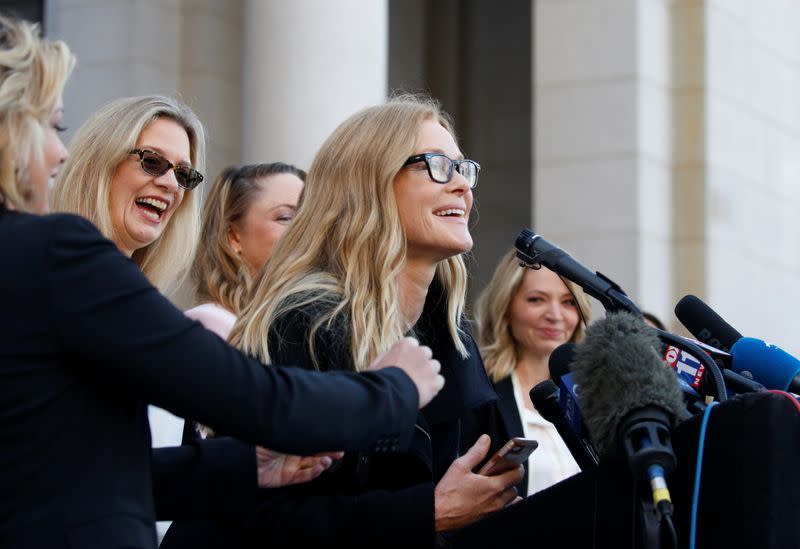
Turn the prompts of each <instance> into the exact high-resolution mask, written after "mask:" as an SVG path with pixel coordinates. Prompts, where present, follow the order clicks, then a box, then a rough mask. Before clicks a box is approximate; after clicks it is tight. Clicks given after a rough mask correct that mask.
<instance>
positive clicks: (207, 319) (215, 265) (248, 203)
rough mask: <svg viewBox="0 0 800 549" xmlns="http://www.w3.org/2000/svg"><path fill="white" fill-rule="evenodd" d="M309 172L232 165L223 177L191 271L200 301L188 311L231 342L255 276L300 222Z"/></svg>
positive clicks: (212, 194) (210, 200) (211, 198)
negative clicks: (291, 227)
mask: <svg viewBox="0 0 800 549" xmlns="http://www.w3.org/2000/svg"><path fill="white" fill-rule="evenodd" d="M305 178H306V173H305V172H304V171H303V170H300V169H298V168H296V167H294V166H292V165H290V164H284V163H282V162H274V163H271V164H249V165H245V166H239V167H237V166H231V167H229V168H226V169H225V170H223V171H222V173H221V174H220V175H219V176H218V177H217V179H216V181H214V184H213V185H212V186H211V190H210V191H209V193H208V196H206V200H205V204H204V206H203V216H202V227H201V232H200V241H201V242H203V245H202V246H199V247H198V249H197V253H196V255H195V258H194V262H193V264H192V268H191V276H192V281H193V282H194V284H195V288H196V290H195V292H196V297H195V300H196V302H197V303H198V305H197V306H196V307H193V308H192V309H189V310H188V311H186V314H187V316H189V317H190V318H193V319H195V320H198V321H200V322H202V323H203V325H204V326H205V327H206V328H208V329H209V330H211V331H213V332H215V333H217V334H219V336H220V337H222V338H227V337H228V333H230V330H231V328H232V327H233V323H234V322H235V321H236V317H237V316H238V315H239V313H240V311H241V310H242V308H243V306H244V304H245V303H246V296H247V295H248V294H249V293H250V290H251V288H252V285H253V277H254V276H255V275H256V274H257V273H258V272H259V271H260V270H261V267H262V266H263V265H264V263H265V262H266V261H267V260H268V259H269V257H270V256H271V255H272V251H273V249H274V248H275V244H276V243H277V242H278V239H279V238H280V237H281V236H282V235H283V233H284V232H285V231H286V229H287V228H288V227H289V224H290V223H291V222H292V220H293V219H294V216H295V214H296V211H297V203H298V201H299V200H300V193H301V192H302V191H303V182H304V181H305Z"/></svg>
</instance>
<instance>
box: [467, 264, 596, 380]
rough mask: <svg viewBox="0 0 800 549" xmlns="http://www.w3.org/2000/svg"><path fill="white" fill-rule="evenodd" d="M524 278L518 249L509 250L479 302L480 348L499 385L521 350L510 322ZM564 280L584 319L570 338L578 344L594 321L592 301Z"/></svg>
mask: <svg viewBox="0 0 800 549" xmlns="http://www.w3.org/2000/svg"><path fill="white" fill-rule="evenodd" d="M542 268H543V269H546V268H547V267H542ZM524 275H525V269H524V268H523V267H520V265H519V260H517V255H516V250H515V249H511V250H509V251H508V252H506V254H505V255H504V256H503V257H502V259H501V260H500V263H498V265H497V268H496V269H495V271H494V274H493V275H492V279H491V280H490V281H489V284H488V285H487V286H486V288H484V289H483V291H482V292H481V294H480V296H479V297H478V300H477V301H476V303H475V322H476V324H477V326H478V345H479V347H480V350H481V356H482V357H483V363H484V366H485V367H486V372H487V373H488V374H489V377H490V378H491V379H492V381H493V382H495V383H497V382H498V381H500V380H502V379H504V378H506V377H508V376H510V375H511V372H513V371H514V368H515V367H516V366H517V349H516V344H515V343H514V338H513V337H512V336H511V326H510V325H509V321H508V319H509V310H510V309H511V302H512V301H513V299H514V296H515V295H516V293H517V291H518V290H519V287H520V285H521V284H522V279H523V277H524ZM560 278H561V280H563V282H564V284H565V285H566V286H567V289H568V290H569V291H570V292H571V293H572V295H573V297H574V298H575V302H576V304H577V306H578V314H579V317H580V318H581V319H582V320H583V322H580V321H579V322H578V325H577V326H576V327H575V331H574V332H573V333H572V337H570V341H573V342H578V341H581V340H582V339H583V336H584V334H585V332H586V323H588V322H589V320H590V313H591V308H590V306H589V300H588V298H587V297H586V294H585V293H584V291H583V289H582V288H581V287H580V286H578V285H577V284H575V283H574V282H571V281H569V280H566V279H564V278H563V277H560Z"/></svg>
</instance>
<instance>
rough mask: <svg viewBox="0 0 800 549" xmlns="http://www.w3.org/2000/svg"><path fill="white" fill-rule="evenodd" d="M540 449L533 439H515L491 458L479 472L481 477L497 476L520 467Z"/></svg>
mask: <svg viewBox="0 0 800 549" xmlns="http://www.w3.org/2000/svg"><path fill="white" fill-rule="evenodd" d="M538 447H539V442H538V441H536V440H533V439H532V438H522V437H514V438H512V439H511V440H509V441H508V442H506V443H505V445H504V446H503V447H502V448H500V449H499V450H498V451H497V452H495V454H494V455H493V456H492V457H490V458H489V461H487V462H486V463H485V464H484V465H483V467H481V468H480V470H479V471H478V474H479V475H496V474H498V473H502V472H504V471H508V470H509V469H513V468H514V467H519V466H520V464H522V463H524V462H525V460H526V459H528V457H529V456H530V455H531V454H532V453H533V451H534V450H536V448H538Z"/></svg>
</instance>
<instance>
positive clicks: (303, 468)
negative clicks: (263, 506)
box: [256, 446, 344, 488]
mask: <svg viewBox="0 0 800 549" xmlns="http://www.w3.org/2000/svg"><path fill="white" fill-rule="evenodd" d="M343 455H344V452H322V453H319V454H316V455H313V456H293V455H289V454H281V453H280V452H275V451H273V450H269V449H267V448H262V447H261V446H256V469H257V471H258V487H259V488H278V487H280V486H288V485H290V484H300V483H303V482H308V481H310V480H314V479H315V478H317V477H318V476H320V475H321V474H322V472H323V471H325V470H326V469H327V468H328V467H330V466H331V464H332V463H333V460H335V459H341V458H342V456H343Z"/></svg>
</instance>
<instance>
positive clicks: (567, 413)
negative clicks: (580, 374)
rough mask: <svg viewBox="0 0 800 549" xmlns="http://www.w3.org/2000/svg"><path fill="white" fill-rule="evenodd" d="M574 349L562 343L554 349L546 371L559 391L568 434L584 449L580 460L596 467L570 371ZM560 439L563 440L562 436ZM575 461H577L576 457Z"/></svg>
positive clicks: (594, 452)
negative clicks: (548, 371)
mask: <svg viewBox="0 0 800 549" xmlns="http://www.w3.org/2000/svg"><path fill="white" fill-rule="evenodd" d="M576 348H577V344H576V343H564V344H562V345H559V346H558V347H556V348H555V349H554V350H553V352H552V353H551V354H550V358H549V359H548V369H549V370H550V378H551V379H552V380H553V381H554V382H555V384H556V386H557V387H558V390H559V393H558V404H559V406H560V409H561V414H562V416H563V417H564V419H565V420H566V423H567V425H568V426H569V434H570V435H572V436H573V437H575V438H576V439H577V440H578V442H579V443H580V446H581V447H582V448H583V449H584V451H583V452H582V456H581V459H582V460H583V461H585V462H586V463H589V460H591V465H597V463H598V462H599V461H600V460H599V458H598V457H597V450H595V449H594V446H593V445H592V440H591V438H590V437H589V431H587V430H586V426H585V425H584V424H583V416H582V415H581V405H580V399H579V397H578V386H577V385H576V384H575V380H574V379H573V378H572V371H571V370H570V364H571V363H572V361H573V359H574V358H575V349H576ZM559 433H560V431H559ZM561 438H564V435H563V434H562V435H561ZM573 457H574V454H573ZM575 461H578V458H577V457H576V458H575ZM581 468H583V467H581Z"/></svg>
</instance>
